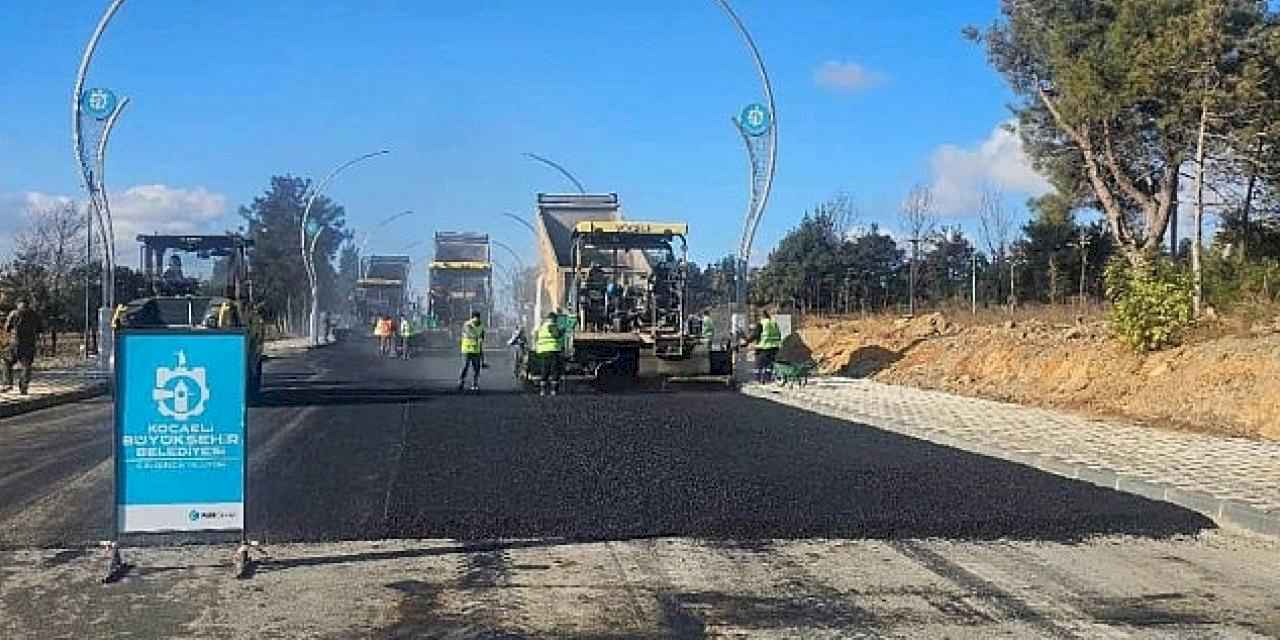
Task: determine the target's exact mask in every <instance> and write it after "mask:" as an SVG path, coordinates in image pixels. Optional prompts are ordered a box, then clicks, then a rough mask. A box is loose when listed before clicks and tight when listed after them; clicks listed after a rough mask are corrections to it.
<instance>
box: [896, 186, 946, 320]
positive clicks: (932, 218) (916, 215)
mask: <svg viewBox="0 0 1280 640" xmlns="http://www.w3.org/2000/svg"><path fill="white" fill-rule="evenodd" d="M899 217H900V218H901V220H902V229H903V231H905V232H907V234H908V235H909V240H910V241H911V268H910V269H909V271H910V274H911V278H910V282H909V286H910V291H909V293H908V296H909V300H910V312H911V314H912V315H915V313H916V264H917V262H918V258H919V256H920V241H921V240H922V239H923V238H926V237H928V236H929V235H930V234H932V233H933V230H934V228H935V227H936V226H937V225H938V217H937V215H936V214H935V213H934V211H933V190H932V189H930V188H929V187H928V186H926V185H923V184H917V185H915V186H913V187H911V191H909V192H907V197H906V199H905V200H903V201H902V208H901V209H900V210H899Z"/></svg>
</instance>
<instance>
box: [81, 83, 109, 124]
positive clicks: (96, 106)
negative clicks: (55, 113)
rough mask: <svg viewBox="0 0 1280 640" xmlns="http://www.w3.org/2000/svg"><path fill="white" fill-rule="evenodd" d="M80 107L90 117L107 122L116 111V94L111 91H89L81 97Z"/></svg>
mask: <svg viewBox="0 0 1280 640" xmlns="http://www.w3.org/2000/svg"><path fill="white" fill-rule="evenodd" d="M80 107H81V108H82V109H84V111H85V113H88V114H89V116H90V117H92V118H94V119H97V120H106V119H107V116H109V115H111V112H112V111H115V110H116V94H115V93H114V92H112V91H111V90H110V89H89V90H88V91H85V92H84V94H83V96H82V97H81V100H80Z"/></svg>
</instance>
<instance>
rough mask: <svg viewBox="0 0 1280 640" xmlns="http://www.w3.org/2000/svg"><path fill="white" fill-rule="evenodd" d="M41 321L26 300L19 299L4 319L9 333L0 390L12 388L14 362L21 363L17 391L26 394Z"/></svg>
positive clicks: (34, 359)
mask: <svg viewBox="0 0 1280 640" xmlns="http://www.w3.org/2000/svg"><path fill="white" fill-rule="evenodd" d="M41 325H43V321H42V320H41V318H40V315H39V314H37V313H36V312H35V311H34V310H33V309H31V307H30V306H29V305H28V304H27V301H26V300H19V301H18V306H17V308H16V309H14V310H13V311H11V312H10V313H9V317H8V318H6V319H5V323H4V331H5V333H7V334H9V340H10V343H9V349H8V350H7V352H6V353H5V354H3V358H4V387H3V388H0V392H8V391H9V390H11V389H13V366H14V365H15V364H21V365H22V377H21V378H18V393H20V394H22V395H24V396H25V395H27V388H28V387H29V386H30V384H31V368H32V367H33V366H34V365H35V361H36V345H37V341H38V338H39V336H40V330H41V328H42V326H41Z"/></svg>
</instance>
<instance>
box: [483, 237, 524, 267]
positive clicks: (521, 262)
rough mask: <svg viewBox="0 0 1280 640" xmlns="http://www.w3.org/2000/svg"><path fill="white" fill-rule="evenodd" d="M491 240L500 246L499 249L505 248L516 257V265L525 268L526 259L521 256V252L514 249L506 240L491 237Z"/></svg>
mask: <svg viewBox="0 0 1280 640" xmlns="http://www.w3.org/2000/svg"><path fill="white" fill-rule="evenodd" d="M489 242H490V243H492V244H493V245H494V246H496V247H498V248H499V249H505V250H506V252H507V253H509V254H511V257H512V258H514V259H515V261H516V265H518V266H519V267H520V270H521V271H524V270H525V264H524V259H523V258H521V257H520V254H519V253H516V250H515V249H512V248H511V246H510V245H508V244H507V243H505V242H501V241H498V240H494V239H493V238H489Z"/></svg>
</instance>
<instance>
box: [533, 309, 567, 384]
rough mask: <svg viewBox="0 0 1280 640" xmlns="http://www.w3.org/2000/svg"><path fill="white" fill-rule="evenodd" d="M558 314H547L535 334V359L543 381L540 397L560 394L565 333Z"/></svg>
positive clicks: (541, 382) (552, 312)
mask: <svg viewBox="0 0 1280 640" xmlns="http://www.w3.org/2000/svg"><path fill="white" fill-rule="evenodd" d="M557 320H558V318H557V317H556V312H554V311H551V312H549V313H547V318H546V320H543V321H542V324H540V325H538V330H537V331H535V332H534V334H533V357H534V358H535V359H537V361H538V367H539V369H540V371H541V373H542V379H541V381H540V382H539V384H538V395H543V396H545V395H547V392H548V391H550V393H551V395H553V396H554V395H556V394H557V393H559V392H560V371H561V369H562V368H563V366H564V362H563V361H562V359H561V358H562V357H563V355H564V332H563V331H562V330H561V329H560V324H559V322H557Z"/></svg>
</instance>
